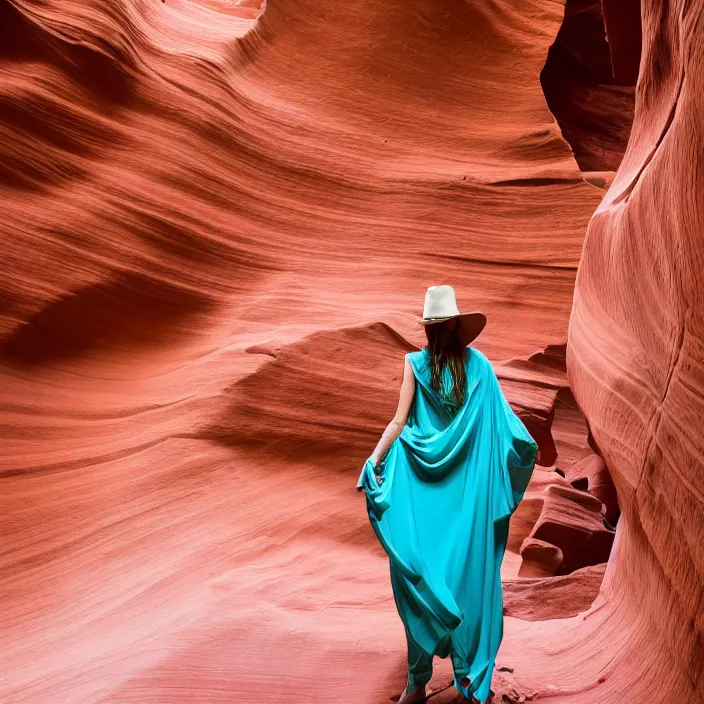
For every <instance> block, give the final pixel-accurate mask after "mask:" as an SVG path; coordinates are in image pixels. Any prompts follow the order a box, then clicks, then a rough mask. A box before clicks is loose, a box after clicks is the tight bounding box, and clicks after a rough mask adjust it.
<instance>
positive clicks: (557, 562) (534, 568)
mask: <svg viewBox="0 0 704 704" xmlns="http://www.w3.org/2000/svg"><path fill="white" fill-rule="evenodd" d="M520 553H521V557H522V558H523V562H522V563H521V569H520V570H519V572H518V576H519V577H549V576H552V575H555V574H557V573H558V571H559V570H560V569H561V568H562V563H563V559H564V557H563V555H562V550H560V548H558V547H557V546H556V545H553V544H552V543H547V542H545V541H544V540H539V539H537V538H526V539H525V540H524V541H523V545H522V546H521V551H520Z"/></svg>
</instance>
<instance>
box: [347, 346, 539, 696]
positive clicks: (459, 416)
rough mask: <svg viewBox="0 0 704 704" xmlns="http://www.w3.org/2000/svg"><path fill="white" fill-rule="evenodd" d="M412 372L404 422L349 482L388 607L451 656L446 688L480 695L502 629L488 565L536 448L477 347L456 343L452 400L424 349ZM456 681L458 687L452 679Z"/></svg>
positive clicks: (498, 595)
mask: <svg viewBox="0 0 704 704" xmlns="http://www.w3.org/2000/svg"><path fill="white" fill-rule="evenodd" d="M406 357H407V358H408V359H409V360H410V363H411V366H412V368H413V373H414V376H415V379H416V387H415V394H414V398H413V403H412V406H411V410H410V412H409V415H408V420H407V422H406V425H405V426H404V428H403V430H402V432H401V434H400V435H399V436H398V438H397V439H396V440H395V441H394V443H393V444H392V445H391V447H390V448H389V451H388V452H387V454H386V457H385V459H384V461H383V464H382V470H381V475H382V483H381V485H379V483H378V482H377V478H376V475H375V473H374V466H373V464H372V462H371V461H370V460H367V462H366V463H365V465H364V468H363V469H362V472H361V474H360V476H359V481H358V483H357V489H358V490H360V491H362V490H363V491H364V492H365V494H366V503H367V509H368V515H369V520H370V521H371V525H372V528H373V529H374V532H375V533H376V535H377V537H378V539H379V541H380V543H381V545H382V546H383V548H384V550H385V551H386V553H387V554H388V556H389V561H390V567H391V575H392V584H393V587H394V588H393V591H394V599H395V601H396V605H397V608H398V611H399V615H400V617H401V619H402V621H403V623H404V625H405V627H406V629H407V632H408V633H410V635H411V636H412V637H413V639H414V640H415V641H416V643H417V644H419V645H420V647H421V648H422V649H423V650H424V651H426V652H427V653H429V654H431V655H438V656H439V657H447V656H448V655H452V659H453V666H454V670H455V686H456V687H457V688H458V689H459V690H460V691H461V692H462V693H463V694H464V695H465V696H469V695H470V694H474V696H476V697H477V698H478V699H479V700H480V701H482V702H483V701H484V700H485V699H486V697H487V696H488V694H489V686H490V683H491V676H492V672H493V669H494V662H495V658H496V653H497V651H498V648H499V645H500V643H501V639H502V636H503V599H502V588H501V573H500V567H501V562H502V560H503V555H504V551H505V547H506V538H507V536H508V520H509V518H510V516H511V514H512V513H513V512H514V511H515V509H516V507H517V506H518V504H519V502H520V501H521V499H522V498H523V495H524V492H525V490H526V487H527V486H528V481H529V479H530V476H531V473H532V471H533V467H534V464H535V458H536V453H537V450H538V447H537V445H536V443H535V442H534V440H533V439H532V438H531V436H530V434H529V433H528V431H527V430H526V428H525V426H524V425H523V423H522V422H521V420H520V419H519V418H518V416H516V414H515V413H514V412H513V410H512V409H511V407H510V406H509V404H508V402H507V401H506V399H505V397H504V395H503V392H502V390H501V387H500V386H499V382H498V379H497V378H496V374H495V373H494V370H493V368H492V366H491V364H490V362H489V360H488V359H487V358H486V356H485V355H484V354H482V353H481V352H480V351H479V350H477V349H475V348H466V350H465V369H466V374H467V393H466V396H465V401H464V403H463V404H462V405H461V406H457V404H456V403H455V402H453V400H452V398H451V397H450V396H449V395H448V387H449V388H451V384H452V379H451V376H450V374H449V370H448V369H447V367H446V368H445V369H444V371H443V392H444V393H436V391H435V390H433V389H432V388H431V385H430V366H429V353H428V349H427V347H426V348H423V349H421V350H419V351H417V352H409V353H408V354H407V355H406ZM463 677H468V678H469V679H470V680H471V684H470V686H469V688H462V687H461V685H459V680H460V679H462V678H463Z"/></svg>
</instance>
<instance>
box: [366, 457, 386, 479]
mask: <svg viewBox="0 0 704 704" xmlns="http://www.w3.org/2000/svg"><path fill="white" fill-rule="evenodd" d="M367 462H371V463H372V467H373V468H374V475H375V476H376V483H377V484H379V485H381V482H382V481H383V477H382V476H381V472H382V469H383V465H382V462H381V461H380V460H379V458H378V457H377V456H376V455H375V454H373V453H372V455H371V457H370V458H369V459H368V460H367Z"/></svg>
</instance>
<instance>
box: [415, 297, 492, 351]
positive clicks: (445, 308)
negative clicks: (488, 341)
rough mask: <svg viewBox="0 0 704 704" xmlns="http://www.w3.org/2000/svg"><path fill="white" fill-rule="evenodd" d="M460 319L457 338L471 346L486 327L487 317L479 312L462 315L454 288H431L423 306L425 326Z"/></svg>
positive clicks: (422, 321)
mask: <svg viewBox="0 0 704 704" xmlns="http://www.w3.org/2000/svg"><path fill="white" fill-rule="evenodd" d="M451 318H458V324H459V329H458V331H457V336H458V338H459V340H460V342H461V343H462V344H463V345H465V346H466V345H469V344H470V343H471V342H472V341H473V340H475V339H476V338H477V337H478V336H479V334H480V333H481V331H482V330H483V329H484V326H485V325H486V315H484V313H480V312H479V311H473V312H471V313H460V310H459V308H458V307H457V300H456V298H455V289H454V288H452V286H448V285H447V284H443V285H442V286H429V287H428V290H427V291H426V292H425V305H424V306H423V318H422V320H421V323H422V324H423V325H432V324H433V323H441V322H442V321H443V320H450V319H451Z"/></svg>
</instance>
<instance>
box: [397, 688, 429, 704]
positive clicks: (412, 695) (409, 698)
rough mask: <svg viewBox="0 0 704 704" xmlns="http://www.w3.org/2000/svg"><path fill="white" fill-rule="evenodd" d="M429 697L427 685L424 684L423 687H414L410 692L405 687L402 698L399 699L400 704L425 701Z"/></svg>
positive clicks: (413, 703)
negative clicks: (426, 689)
mask: <svg viewBox="0 0 704 704" xmlns="http://www.w3.org/2000/svg"><path fill="white" fill-rule="evenodd" d="M427 698H428V696H427V695H426V693H425V685H423V686H422V687H416V688H415V689H412V690H411V691H410V692H409V691H408V690H407V689H404V690H403V694H402V695H401V698H400V699H399V700H398V704H415V703H416V702H424V701H425V700H426V699H427Z"/></svg>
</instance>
